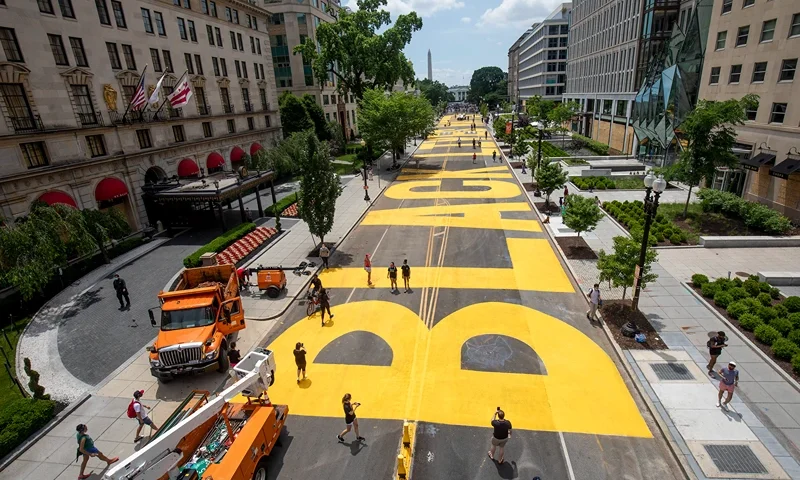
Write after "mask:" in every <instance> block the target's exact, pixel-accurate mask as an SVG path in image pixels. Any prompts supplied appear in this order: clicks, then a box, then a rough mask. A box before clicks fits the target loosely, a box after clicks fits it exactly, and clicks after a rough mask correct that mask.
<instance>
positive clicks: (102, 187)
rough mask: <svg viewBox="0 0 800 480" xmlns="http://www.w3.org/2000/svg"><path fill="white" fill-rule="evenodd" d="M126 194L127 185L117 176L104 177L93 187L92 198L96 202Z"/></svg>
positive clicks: (125, 195)
mask: <svg viewBox="0 0 800 480" xmlns="http://www.w3.org/2000/svg"><path fill="white" fill-rule="evenodd" d="M127 196H128V187H126V186H125V183H124V182H123V181H122V180H120V179H118V178H113V177H109V178H104V179H102V180H100V183H98V184H97V188H95V189H94V199H95V200H97V201H98V202H107V201H109V200H116V199H118V198H122V197H127Z"/></svg>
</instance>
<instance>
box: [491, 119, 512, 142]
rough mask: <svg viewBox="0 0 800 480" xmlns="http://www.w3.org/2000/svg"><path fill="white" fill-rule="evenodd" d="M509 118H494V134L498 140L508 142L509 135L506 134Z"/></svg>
mask: <svg viewBox="0 0 800 480" xmlns="http://www.w3.org/2000/svg"><path fill="white" fill-rule="evenodd" d="M507 121H508V120H507V119H506V118H504V117H497V118H495V119H494V122H493V123H492V128H493V129H494V136H495V137H497V139H498V140H502V141H503V142H506V143H508V139H509V135H507V134H506V122H507Z"/></svg>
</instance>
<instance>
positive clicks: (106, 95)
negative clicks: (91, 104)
mask: <svg viewBox="0 0 800 480" xmlns="http://www.w3.org/2000/svg"><path fill="white" fill-rule="evenodd" d="M103 99H104V100H105V101H106V107H108V110H109V111H111V112H116V111H117V91H116V90H114V87H112V86H111V85H109V84H105V85H103Z"/></svg>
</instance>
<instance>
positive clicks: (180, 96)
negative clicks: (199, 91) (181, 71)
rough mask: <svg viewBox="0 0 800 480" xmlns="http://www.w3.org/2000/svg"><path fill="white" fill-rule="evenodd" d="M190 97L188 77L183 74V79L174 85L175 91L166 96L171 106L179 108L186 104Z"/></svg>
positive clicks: (190, 90)
mask: <svg viewBox="0 0 800 480" xmlns="http://www.w3.org/2000/svg"><path fill="white" fill-rule="evenodd" d="M190 98H192V87H191V86H190V85H189V78H188V77H187V76H186V75H184V77H183V81H182V82H181V83H179V84H178V85H177V86H176V87H175V91H173V92H172V93H171V94H170V95H169V96H168V97H167V100H169V104H170V105H171V106H172V108H180V107H182V106H184V105H186V104H188V103H189V99H190Z"/></svg>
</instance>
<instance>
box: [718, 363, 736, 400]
mask: <svg viewBox="0 0 800 480" xmlns="http://www.w3.org/2000/svg"><path fill="white" fill-rule="evenodd" d="M718 373H719V376H720V377H722V380H720V381H719V393H718V394H717V406H718V407H719V406H722V407H723V408H728V404H729V403H731V398H733V390H734V389H735V388H736V386H737V385H739V370H736V362H729V363H728V368H721V369H720V370H719V372H718ZM723 392H728V396H727V397H726V398H725V401H724V402H723V401H722V393H723Z"/></svg>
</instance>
